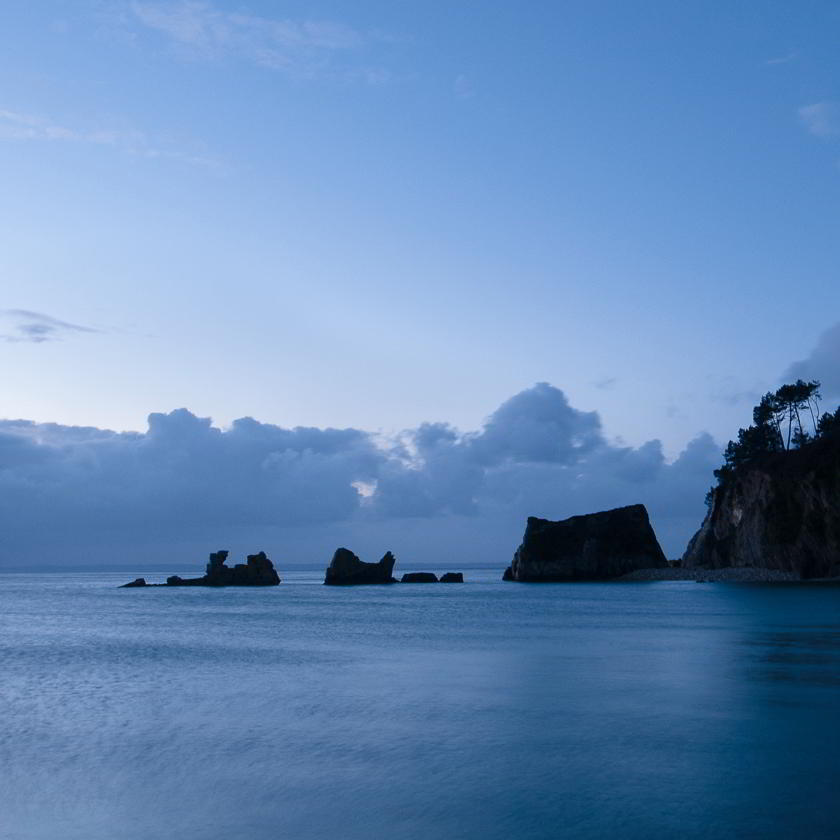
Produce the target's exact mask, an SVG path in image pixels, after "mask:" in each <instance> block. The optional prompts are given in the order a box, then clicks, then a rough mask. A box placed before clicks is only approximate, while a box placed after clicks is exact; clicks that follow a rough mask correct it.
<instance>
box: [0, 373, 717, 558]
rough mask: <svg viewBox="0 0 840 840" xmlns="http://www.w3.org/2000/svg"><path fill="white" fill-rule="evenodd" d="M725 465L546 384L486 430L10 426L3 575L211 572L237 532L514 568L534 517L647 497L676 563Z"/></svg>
mask: <svg viewBox="0 0 840 840" xmlns="http://www.w3.org/2000/svg"><path fill="white" fill-rule="evenodd" d="M719 454H720V453H719V447H718V445H717V444H715V442H714V441H713V440H712V438H711V437H710V436H709V435H701V436H699V437H698V438H696V439H695V440H693V441H691V442H690V443H689V444H688V446H687V447H686V448H685V450H684V451H683V452H682V454H681V455H680V456H679V458H677V459H676V461H674V462H673V463H670V464H669V463H666V460H665V458H664V456H663V453H662V447H661V444H660V443H659V441H657V440H651V441H649V442H648V443H646V444H644V445H643V446H640V447H638V448H632V447H626V446H621V445H617V444H615V443H611V442H609V441H608V440H606V439H605V437H604V435H603V433H602V430H601V423H600V419H599V417H598V414H597V413H596V412H584V411H579V410H578V409H576V408H574V407H573V406H571V405H570V404H569V401H568V400H567V398H566V396H565V394H564V393H563V391H561V390H560V389H558V388H555V387H553V386H551V385H549V384H547V383H539V384H537V385H535V386H533V387H532V388H529V389H527V390H525V391H522V392H520V393H519V394H516V395H515V396H513V397H511V398H510V399H509V400H507V401H506V402H504V403H503V404H502V405H501V406H499V408H498V409H497V410H496V411H495V412H494V413H493V414H492V415H491V416H490V417H489V418H488V420H487V421H486V423H485V424H484V426H483V428H482V429H480V430H479V431H476V432H469V433H461V432H459V431H458V430H457V429H455V428H453V427H452V426H451V425H449V424H447V423H423V424H422V425H420V426H418V427H417V428H415V429H411V430H408V431H406V432H404V433H403V434H401V435H400V436H399V437H398V438H397V439H389V440H380V439H377V437H376V436H375V435H373V434H371V433H368V432H365V431H361V430H358V429H317V428H304V427H298V428H293V429H286V428H281V427H279V426H274V425H271V424H267V423H260V422H258V421H256V420H254V419H252V418H249V417H244V418H241V419H239V420H236V421H235V422H234V423H233V424H232V425H231V427H230V428H228V429H226V430H222V429H220V428H217V427H215V426H213V424H212V422H211V420H210V419H209V418H202V417H196V416H195V415H194V414H192V413H191V412H189V411H187V410H186V409H178V410H176V411H172V412H170V413H169V414H158V413H156V414H151V415H150V416H149V425H148V430H147V431H146V432H145V433H137V432H121V433H119V432H113V431H108V430H104V429H99V428H93V427H73V426H61V425H57V424H50V423H34V422H31V421H24V420H4V421H0V464H2V469H0V497H2V499H3V504H2V506H0V530H2V533H3V534H4V535H5V536H4V541H3V544H2V546H0V551H2V554H1V555H0V562H2V563H4V564H7V565H14V564H26V563H28V562H40V563H56V562H62V561H65V560H66V561H67V562H83V561H85V560H91V559H93V560H97V561H102V560H103V559H110V560H111V562H119V561H121V560H126V561H128V560H131V561H133V562H137V560H138V558H139V557H140V556H144V557H146V558H147V559H159V560H174V559H177V558H176V557H172V556H160V557H157V558H151V557H149V556H148V554H144V552H146V551H147V549H146V548H145V546H147V545H148V544H149V543H150V541H151V542H152V543H154V542H156V541H158V542H159V543H160V544H161V545H166V544H170V543H171V544H173V545H175V544H177V545H180V546H186V547H188V549H189V550H190V551H194V552H195V553H194V554H192V555H191V556H190V559H191V560H200V558H201V557H202V556H203V554H204V553H206V551H209V550H210V549H213V548H214V547H215V543H214V542H211V540H212V539H224V537H225V536H228V537H230V536H232V535H235V534H242V535H243V536H244V535H249V538H250V539H251V543H250V544H254V540H256V541H258V542H260V544H261V545H266V544H269V545H271V546H272V547H274V548H275V549H277V550H279V551H280V552H281V553H283V554H284V556H286V558H287V559H290V560H294V561H298V562H310V561H311V562H318V561H319V560H325V557H324V556H323V552H324V551H325V547H324V544H323V541H322V540H320V539H319V538H320V537H322V536H323V535H325V534H329V535H330V538H332V537H333V535H335V538H336V539H339V538H340V537H341V535H346V536H347V537H348V539H349V538H352V539H354V540H356V544H357V545H361V546H362V547H363V548H364V547H368V546H369V551H371V552H376V551H377V550H381V551H383V552H384V550H385V548H392V549H393V550H394V551H395V552H396V553H397V556H398V557H399V556H400V554H401V553H403V554H404V553H405V552H406V551H409V552H410V553H411V555H412V556H413V557H414V558H416V559H418V560H421V559H425V560H426V561H427V562H428V563H431V564H434V563H435V561H436V559H437V555H438V553H439V546H440V544H441V542H442V541H443V542H446V543H448V545H449V549H450V556H453V555H454V556H456V557H459V558H462V562H466V563H475V562H482V561H487V562H491V563H499V564H501V563H502V562H503V561H506V560H507V559H508V556H509V554H510V553H511V552H512V551H513V549H514V548H515V546H516V543H517V542H518V539H519V536H520V535H521V531H522V529H523V527H524V522H525V517H526V516H528V515H538V516H545V517H551V518H562V517H565V516H570V515H573V514H578V513H586V512H589V511H592V510H596V509H603V508H609V507H614V506H619V505H623V504H630V503H635V502H638V501H642V502H644V503H645V504H647V505H648V507H649V510H650V511H651V515H652V518H653V520H654V523H655V526H656V527H657V530H658V533H659V535H660V538H661V540H662V542H663V545H664V546H665V547H666V551H668V552H669V553H670V554H672V555H675V554H679V553H681V551H682V549H683V548H684V543H685V541H686V540H687V538H688V536H689V535H690V533H691V531H692V530H693V529H694V528H696V527H697V525H698V524H699V521H700V518H701V515H702V511H703V496H704V493H705V490H706V488H707V487H708V485H709V483H710V480H711V470H712V469H713V468H714V467H715V466H716V465H717V462H718V460H719ZM430 532H435V533H434V535H431V533H430ZM424 533H425V534H427V537H424V536H423V534H424ZM380 534H382V535H387V536H381V537H380V536H379V535H380ZM409 534H410V535H411V536H410V539H409V540H408V542H409V543H410V544H403V545H401V544H400V539H401V537H400V535H403V536H402V539H403V540H404V541H405V540H406V535H409ZM211 535H212V536H211ZM479 535H480V536H479ZM384 539H387V540H389V542H388V545H385V544H384V543H383V540H384ZM266 541H267V542H266ZM226 544H227V543H226ZM57 546H60V547H61V549H60V552H57V551H56V547H57ZM377 546H379V549H377ZM478 546H481V549H480V550H479V548H478ZM255 550H256V549H255ZM488 552H489V553H490V556H488ZM326 559H328V558H326Z"/></svg>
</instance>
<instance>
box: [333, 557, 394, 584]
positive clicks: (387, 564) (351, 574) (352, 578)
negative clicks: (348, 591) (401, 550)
mask: <svg viewBox="0 0 840 840" xmlns="http://www.w3.org/2000/svg"><path fill="white" fill-rule="evenodd" d="M394 563H396V558H395V557H394V555H393V554H391V552H390V551H388V552H387V553H386V554H385V556H384V557H383V558H382V559H381V560H380V561H379V562H378V563H365V562H364V561H362V560H360V559H359V558H358V557H357V556H356V555H355V554H353V552H352V551H350V549H349V548H339V549H336V552H335V554H333V558H332V560H331V561H330V565H329V567H328V568H327V573H326V575H325V577H324V583H326V584H329V585H331V586H356V585H358V584H364V583H396V582H397V581H396V579H395V578H394V577H393V571H394Z"/></svg>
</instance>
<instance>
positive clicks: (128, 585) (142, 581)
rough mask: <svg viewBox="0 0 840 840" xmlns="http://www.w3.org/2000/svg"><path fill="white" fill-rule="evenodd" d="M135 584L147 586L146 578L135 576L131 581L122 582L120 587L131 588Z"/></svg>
mask: <svg viewBox="0 0 840 840" xmlns="http://www.w3.org/2000/svg"><path fill="white" fill-rule="evenodd" d="M135 586H148V584H147V583H146V578H135V579H134V580H133V581H131V583H124V584H123V585H122V586H121V587H120V588H121V589H132V588H133V587H135Z"/></svg>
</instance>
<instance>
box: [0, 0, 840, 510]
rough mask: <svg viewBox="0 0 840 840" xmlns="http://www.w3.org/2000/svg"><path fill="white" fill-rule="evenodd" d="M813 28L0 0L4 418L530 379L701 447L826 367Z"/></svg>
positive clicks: (611, 433)
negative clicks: (782, 387)
mask: <svg viewBox="0 0 840 840" xmlns="http://www.w3.org/2000/svg"><path fill="white" fill-rule="evenodd" d="M838 41H840V8H838V7H837V5H836V4H832V3H807V2H803V3H797V4H791V3H760V4H758V3H755V4H732V3H722V2H721V3H680V4H675V3H665V2H662V3H637V4H627V3H608V2H604V3H597V2H596V3H593V2H586V3H574V2H570V3H532V4H527V5H523V4H519V3H512V2H492V0H487V1H486V2H481V3H478V2H454V1H452V0H451V1H450V2H446V3H435V2H426V3H407V2H394V0H391V2H354V3H346V2H344V3H338V2H307V3H300V2H258V1H257V0H245V1H244V2H223V0H216V2H206V3H205V2H168V0H159V1H158V2H153V0H149V2H144V1H142V0H137V2H121V0H109V2H95V1H94V0H72V2H70V1H69V0H68V2H60V0H37V1H33V0H28V2H23V0H10V2H7V3H4V4H3V6H2V9H0V67H2V73H0V183H2V185H3V188H2V190H0V283H2V286H1V288H2V300H0V309H2V310H3V312H2V313H0V334H2V335H3V336H4V337H5V341H0V417H6V418H25V419H27V420H33V421H36V422H39V423H46V422H57V423H61V424H66V425H84V426H96V427H100V428H109V429H116V430H136V431H140V432H143V431H145V430H146V428H147V419H146V418H147V415H148V414H149V413H150V412H164V413H166V412H170V411H172V410H173V409H177V408H180V407H186V408H188V409H189V410H190V411H192V412H193V413H195V414H196V415H198V416H199V417H212V418H213V420H214V422H215V423H216V424H217V425H218V426H220V427H223V428H226V427H227V426H228V425H229V424H230V423H231V422H232V421H233V420H234V419H235V418H238V417H242V416H253V417H255V418H258V419H259V420H260V421H261V422H263V423H268V424H276V425H279V426H283V427H293V426H297V425H303V426H318V427H326V426H335V427H353V428H357V429H364V430H368V431H371V432H377V433H381V434H383V435H386V436H388V435H393V434H395V433H397V432H400V430H404V429H417V428H418V427H419V424H421V423H422V422H424V421H445V422H448V423H450V424H453V425H454V426H455V427H456V428H458V429H460V430H462V431H470V430H480V429H481V428H482V427H483V426H482V424H483V423H484V422H485V421H486V420H487V418H489V417H491V416H492V415H493V412H495V411H496V410H497V409H498V408H499V406H500V405H502V404H503V403H505V401H506V400H508V399H509V398H511V397H512V395H516V394H519V393H521V392H525V391H526V390H527V389H529V388H531V387H532V386H533V385H534V383H538V382H547V383H551V385H552V386H554V387H555V388H556V389H560V390H562V392H563V393H564V394H565V396H566V397H567V398H568V400H569V402H570V403H571V405H572V406H574V408H575V409H576V410H580V411H584V412H590V411H597V412H598V414H599V416H600V421H601V423H602V430H603V435H604V438H605V440H607V441H609V442H611V445H619V444H626V445H629V446H631V447H636V448H639V447H643V446H644V445H645V444H646V442H647V441H650V440H652V439H657V440H659V441H661V443H662V451H663V453H664V457H665V458H666V460H673V459H674V458H677V457H678V456H679V454H680V453H681V452H683V450H684V449H685V447H686V445H688V444H689V443H690V441H692V440H695V439H697V438H698V435H702V434H703V433H710V434H711V435H712V437H713V438H714V440H715V442H716V445H718V447H720V446H722V444H723V443H725V441H726V440H727V439H728V438H729V437H730V436H733V435H734V434H735V432H736V431H737V427H738V426H739V425H743V424H745V423H746V422H747V421H748V420H749V417H750V409H751V406H752V404H753V402H754V401H755V400H756V398H757V396H758V395H760V394H761V393H762V392H763V391H765V390H767V389H768V388H770V387H774V386H775V385H777V384H778V382H779V380H780V378H781V377H783V376H784V374H785V373H786V372H787V371H788V369H789V368H790V367H791V365H793V364H794V363H797V362H802V365H800V367H798V368H796V370H797V371H804V372H806V373H808V374H810V375H818V376H820V377H822V378H823V379H826V378H827V379H829V380H831V379H832V377H833V376H835V375H836V374H835V371H836V370H837V368H838V365H840V336H838V335H836V334H835V332H832V329H833V327H834V325H835V324H837V322H838V321H840V312H839V310H840V307H838V304H839V303H840V291H839V290H840V283H838V277H837V267H838V265H840V235H838V198H840V58H838V55H840V53H838V49H837V46H838ZM79 327H81V328H84V329H79ZM832 387H833V386H832ZM827 396H828V397H830V396H832V394H830V393H829V394H827ZM834 396H837V397H840V383H837V386H836V388H835V391H834ZM558 404H559V403H558ZM630 501H632V500H630Z"/></svg>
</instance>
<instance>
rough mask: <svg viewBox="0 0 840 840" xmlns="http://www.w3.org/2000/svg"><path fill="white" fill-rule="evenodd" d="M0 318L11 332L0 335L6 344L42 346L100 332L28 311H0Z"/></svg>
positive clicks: (0, 338)
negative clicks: (78, 335)
mask: <svg viewBox="0 0 840 840" xmlns="http://www.w3.org/2000/svg"><path fill="white" fill-rule="evenodd" d="M0 318H2V319H3V320H5V321H7V322H8V323H9V324H10V327H11V330H12V331H11V332H9V333H0V340H3V341H8V342H21V341H28V342H31V343H32V344H42V343H43V342H45V341H59V340H61V339H62V338H63V337H64V336H66V335H68V334H72V333H98V332H101V330H97V329H94V328H93V327H83V326H81V325H79V324H71V323H69V322H68V321H60V320H59V319H58V318H53V317H51V316H50V315H44V314H43V313H42V312H32V311H30V310H28V309H0Z"/></svg>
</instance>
